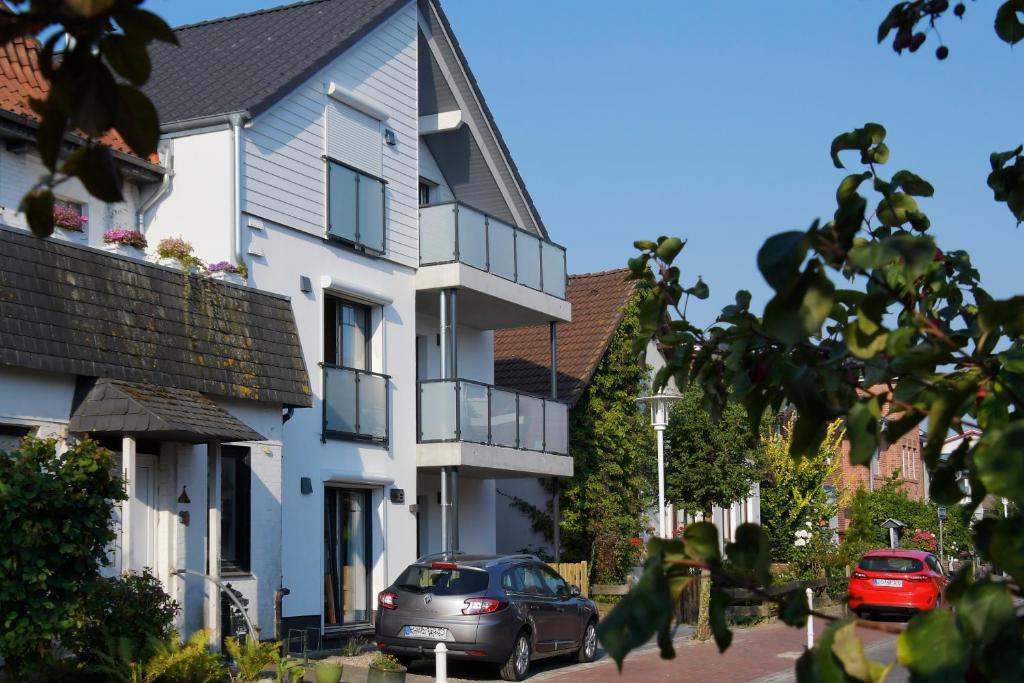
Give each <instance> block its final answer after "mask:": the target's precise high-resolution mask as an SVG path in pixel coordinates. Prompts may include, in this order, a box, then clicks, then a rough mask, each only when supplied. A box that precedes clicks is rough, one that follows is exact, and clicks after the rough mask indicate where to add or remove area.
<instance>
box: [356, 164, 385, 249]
mask: <svg viewBox="0 0 1024 683" xmlns="http://www.w3.org/2000/svg"><path fill="white" fill-rule="evenodd" d="M359 241H360V242H361V243H363V244H365V245H366V246H367V247H368V248H370V249H373V250H374V251H381V252H382V251H384V183H382V182H380V181H379V180H374V179H373V178H367V177H366V176H360V178H359Z"/></svg>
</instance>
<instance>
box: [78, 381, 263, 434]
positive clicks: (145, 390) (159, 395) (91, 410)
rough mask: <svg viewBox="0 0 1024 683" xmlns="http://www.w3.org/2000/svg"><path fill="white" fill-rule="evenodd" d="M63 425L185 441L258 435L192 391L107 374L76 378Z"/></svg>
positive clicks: (83, 429)
mask: <svg viewBox="0 0 1024 683" xmlns="http://www.w3.org/2000/svg"><path fill="white" fill-rule="evenodd" d="M68 428H69V429H70V430H71V431H72V432H75V433H83V432H89V433H93V434H97V433H106V432H112V433H117V434H125V433H127V434H135V435H139V436H145V437H148V438H160V439H165V440H174V441H184V442H186V443H201V442H204V441H210V440H213V439H217V440H221V441H263V439H264V437H263V436H261V435H260V434H259V432H256V431H254V430H252V429H250V428H249V427H247V426H246V425H245V424H244V423H242V422H241V421H240V420H239V419H238V418H236V417H234V416H233V415H231V414H230V413H229V412H227V411H226V410H224V409H223V408H221V407H220V406H218V405H217V404H216V403H214V402H213V401H211V400H210V399H208V398H206V397H205V396H203V395H202V394H200V393H199V392H198V391H189V390H187V389H173V388H170V387H158V386H154V385H152V384H137V383H134V382H121V381H119V380H111V379H99V380H95V379H89V380H86V381H84V382H81V383H80V385H79V387H78V390H77V391H76V395H75V403H74V406H72V410H71V420H70V422H69V423H68Z"/></svg>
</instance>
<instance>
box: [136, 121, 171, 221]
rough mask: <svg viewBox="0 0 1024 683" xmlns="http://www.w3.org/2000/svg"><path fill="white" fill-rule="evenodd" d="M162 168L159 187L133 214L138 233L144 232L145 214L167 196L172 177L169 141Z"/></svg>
mask: <svg viewBox="0 0 1024 683" xmlns="http://www.w3.org/2000/svg"><path fill="white" fill-rule="evenodd" d="M164 166H165V167H166V169H167V170H165V171H164V177H163V179H162V180H161V181H160V187H158V188H157V189H156V192H154V193H153V194H152V196H150V198H149V199H147V200H146V201H144V202H143V203H142V206H140V207H139V210H138V211H136V212H135V222H136V225H137V227H136V230H138V231H139V232H145V231H146V212H148V211H149V210H150V209H152V208H153V206H154V205H156V203H157V202H158V201H160V200H161V199H163V197H164V195H166V194H167V191H168V190H169V189H170V188H171V178H172V177H173V176H174V141H173V140H171V141H170V142H168V144H167V161H166V162H164Z"/></svg>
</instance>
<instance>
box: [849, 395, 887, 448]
mask: <svg viewBox="0 0 1024 683" xmlns="http://www.w3.org/2000/svg"><path fill="white" fill-rule="evenodd" d="M880 413H881V409H880V407H879V405H878V398H877V397H871V398H869V399H867V400H866V401H858V402H856V403H854V404H853V405H852V406H850V413H849V415H848V417H847V420H846V435H847V437H848V438H849V439H850V462H852V463H853V464H854V465H866V464H868V463H869V462H870V461H871V457H872V456H873V455H874V454H875V450H876V449H877V448H878V418H879V417H880Z"/></svg>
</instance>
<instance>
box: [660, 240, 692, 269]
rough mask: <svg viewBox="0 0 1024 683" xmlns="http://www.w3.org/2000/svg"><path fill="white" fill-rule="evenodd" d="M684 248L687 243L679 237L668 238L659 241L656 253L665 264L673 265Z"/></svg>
mask: <svg viewBox="0 0 1024 683" xmlns="http://www.w3.org/2000/svg"><path fill="white" fill-rule="evenodd" d="M684 246H686V242H685V241H683V240H681V239H679V238H678V237H666V238H665V239H663V240H659V241H658V248H657V249H655V251H654V253H655V254H657V255H658V258H660V259H661V260H662V261H664V262H665V263H672V261H673V259H675V257H676V256H677V255H678V254H679V252H680V251H682V250H683V247H684Z"/></svg>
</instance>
